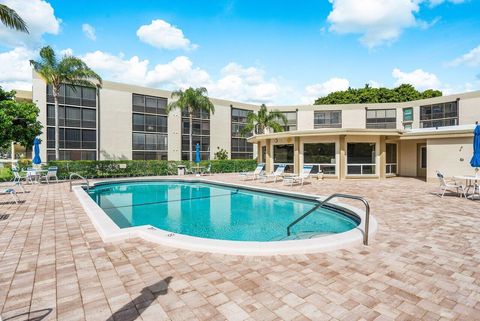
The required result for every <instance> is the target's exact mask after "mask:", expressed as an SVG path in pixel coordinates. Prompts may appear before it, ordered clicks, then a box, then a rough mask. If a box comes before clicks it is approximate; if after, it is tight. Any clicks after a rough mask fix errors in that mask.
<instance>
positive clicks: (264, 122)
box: [241, 104, 287, 135]
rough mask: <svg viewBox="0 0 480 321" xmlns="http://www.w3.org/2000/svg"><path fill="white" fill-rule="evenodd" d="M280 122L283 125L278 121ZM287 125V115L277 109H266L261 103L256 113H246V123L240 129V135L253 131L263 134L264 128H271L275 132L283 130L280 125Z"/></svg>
mask: <svg viewBox="0 0 480 321" xmlns="http://www.w3.org/2000/svg"><path fill="white" fill-rule="evenodd" d="M280 122H282V123H283V125H282V124H281V123H280ZM286 125H287V116H285V114H283V113H282V112H280V111H278V110H272V111H270V112H269V111H268V110H267V106H265V104H262V105H261V106H260V109H259V111H258V113H254V112H249V113H248V115H247V124H246V125H245V127H244V128H243V129H242V132H241V133H242V135H246V134H248V133H251V132H254V133H255V134H265V130H266V129H271V130H273V131H274V132H275V133H276V132H281V131H283V127H282V126H286Z"/></svg>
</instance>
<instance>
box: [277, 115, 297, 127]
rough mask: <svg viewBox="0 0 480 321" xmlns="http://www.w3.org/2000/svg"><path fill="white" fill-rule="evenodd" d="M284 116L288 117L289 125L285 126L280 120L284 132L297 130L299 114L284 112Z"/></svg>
mask: <svg viewBox="0 0 480 321" xmlns="http://www.w3.org/2000/svg"><path fill="white" fill-rule="evenodd" d="M283 114H284V115H285V116H286V117H287V124H286V125H285V126H283V125H284V124H283V121H282V120H280V124H281V125H282V126H283V130H284V131H286V132H288V131H293V130H297V112H296V111H289V112H284V113H283Z"/></svg>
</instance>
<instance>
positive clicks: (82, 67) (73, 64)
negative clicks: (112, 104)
mask: <svg viewBox="0 0 480 321" xmlns="http://www.w3.org/2000/svg"><path fill="white" fill-rule="evenodd" d="M40 58H41V59H40V61H34V60H30V65H32V66H33V69H34V70H35V71H36V72H37V73H38V74H39V75H40V77H42V78H43V80H44V81H45V82H46V83H47V84H49V85H51V86H52V92H53V99H54V102H55V159H57V160H58V159H60V130H59V127H58V123H59V121H58V101H59V97H60V87H61V86H62V84H65V85H66V86H68V87H70V88H71V89H72V91H74V92H75V91H76V90H77V88H76V87H75V86H87V87H96V86H98V87H100V86H101V84H102V78H100V76H99V75H97V74H96V73H95V72H94V71H93V70H92V69H90V68H89V67H88V66H87V64H86V63H84V62H83V61H82V60H81V59H80V58H77V57H74V56H67V55H65V56H64V57H62V59H60V60H58V59H57V57H56V55H55V51H54V50H53V49H52V48H51V47H50V46H46V47H43V48H42V49H40ZM94 80H96V81H97V82H98V83H97V84H96V83H95V82H94Z"/></svg>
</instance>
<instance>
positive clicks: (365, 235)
mask: <svg viewBox="0 0 480 321" xmlns="http://www.w3.org/2000/svg"><path fill="white" fill-rule="evenodd" d="M333 198H348V199H353V200H359V201H361V202H362V203H363V204H364V205H365V229H364V232H363V244H364V245H368V228H369V225H370V204H369V203H368V201H367V200H366V199H365V198H363V197H361V196H356V195H350V194H342V193H335V194H332V195H330V196H329V197H327V198H325V199H323V200H322V199H317V202H318V204H317V205H315V206H314V207H313V208H312V209H310V210H309V211H308V212H306V213H305V214H303V215H302V216H300V217H299V218H297V219H296V220H295V221H293V222H292V223H290V224H289V225H288V227H287V236H290V235H291V232H290V230H291V228H292V227H293V226H294V225H295V224H297V223H298V222H300V221H301V220H303V219H304V218H305V217H307V216H308V215H310V214H311V213H313V212H314V211H315V210H317V209H318V208H320V207H323V206H324V205H325V204H327V203H328V202H329V201H330V200H331V199H333Z"/></svg>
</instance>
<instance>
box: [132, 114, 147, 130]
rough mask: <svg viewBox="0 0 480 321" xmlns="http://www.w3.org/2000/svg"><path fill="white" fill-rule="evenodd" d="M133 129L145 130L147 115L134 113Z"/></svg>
mask: <svg viewBox="0 0 480 321" xmlns="http://www.w3.org/2000/svg"><path fill="white" fill-rule="evenodd" d="M132 119H133V130H135V131H137V130H138V131H145V116H144V115H143V114H133V118H132Z"/></svg>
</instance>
